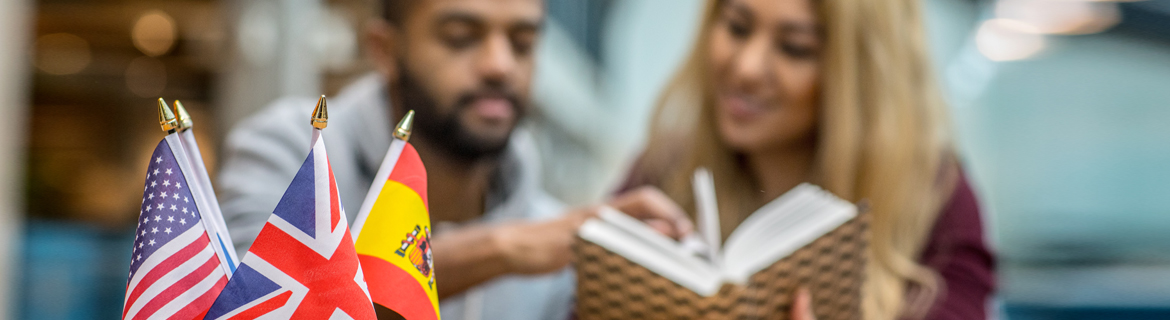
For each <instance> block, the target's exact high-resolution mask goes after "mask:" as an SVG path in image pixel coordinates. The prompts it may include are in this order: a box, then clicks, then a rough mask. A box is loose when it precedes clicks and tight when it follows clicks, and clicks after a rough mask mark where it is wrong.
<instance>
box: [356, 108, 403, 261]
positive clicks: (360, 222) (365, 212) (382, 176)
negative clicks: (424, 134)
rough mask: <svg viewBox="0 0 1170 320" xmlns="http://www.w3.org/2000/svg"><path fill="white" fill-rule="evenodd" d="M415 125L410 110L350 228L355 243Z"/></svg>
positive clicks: (396, 128)
mask: <svg viewBox="0 0 1170 320" xmlns="http://www.w3.org/2000/svg"><path fill="white" fill-rule="evenodd" d="M413 125H414V110H410V111H407V112H406V116H403V117H402V121H399V122H398V126H396V127H395V128H394V139H392V141H391V142H390V150H386V157H384V158H382V166H380V167H378V174H376V175H374V182H372V183H370V190H369V191H367V192H366V199H365V200H362V207H361V209H359V210H358V215H357V218H356V219H354V220H353V226H352V228H350V233H352V234H353V241H354V242H357V239H358V235H359V234H361V232H362V227H363V226H365V224H366V218H368V217H369V215H370V210H371V209H373V207H374V202H377V200H378V195H380V194H382V186H385V185H386V180H389V179H390V173H391V172H393V171H394V166H396V165H398V157H400V156H402V150H403V149H405V148H406V141H407V140H410V130H411V127H412V126H413Z"/></svg>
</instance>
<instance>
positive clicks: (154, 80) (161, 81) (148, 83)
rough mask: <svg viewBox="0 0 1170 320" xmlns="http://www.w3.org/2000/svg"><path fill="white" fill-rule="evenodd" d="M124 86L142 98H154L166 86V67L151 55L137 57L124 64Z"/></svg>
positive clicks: (160, 93)
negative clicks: (127, 64) (126, 64)
mask: <svg viewBox="0 0 1170 320" xmlns="http://www.w3.org/2000/svg"><path fill="white" fill-rule="evenodd" d="M126 87H127V88H129V89H130V92H132V93H134V94H135V95H137V96H139V97H143V98H155V97H158V96H160V95H162V92H163V89H166V88H167V67H166V65H163V63H162V61H158V59H155V58H151V57H138V58H135V59H134V60H131V61H130V65H129V66H126Z"/></svg>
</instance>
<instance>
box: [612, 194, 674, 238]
mask: <svg viewBox="0 0 1170 320" xmlns="http://www.w3.org/2000/svg"><path fill="white" fill-rule="evenodd" d="M610 206H612V207H614V208H615V209H617V210H619V211H621V212H624V213H625V214H628V215H630V216H631V217H634V218H638V219H639V220H642V221H646V222H647V223H650V221H654V220H659V221H663V222H666V223H667V226H665V227H666V229H668V230H667V231H666V232H663V233H664V234H666V235H667V236H670V237H672V238H675V239H680V238H682V237H684V236H686V235H689V234H690V233H691V232H692V231H693V230H694V225H693V224H691V220H690V219H688V218H687V214H686V212H685V211H683V209H682V208H681V207H679V206H678V204H676V203H675V202H674V200H671V199H670V197H667V196H666V194H664V193H662V191H661V190H658V188H654V187H641V188H638V189H634V190H632V191H629V192H626V193H624V194H621V195H619V196H618V197H617V198H615V199H613V201H611V202H610ZM656 224H657V223H656ZM652 227H653V225H652ZM660 227H661V226H660ZM655 228H656V229H657V228H658V227H655ZM659 231H663V230H659Z"/></svg>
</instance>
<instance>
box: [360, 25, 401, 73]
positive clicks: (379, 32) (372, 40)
mask: <svg viewBox="0 0 1170 320" xmlns="http://www.w3.org/2000/svg"><path fill="white" fill-rule="evenodd" d="M365 33H366V34H365V40H366V54H367V55H368V56H369V58H370V61H371V62H372V63H373V65H374V69H375V70H377V71H378V73H381V74H382V76H384V77H386V79H387V80H388V81H390V82H394V81H397V79H398V73H399V72H401V71H400V70H398V63H397V61H398V58H399V57H398V54H399V52H400V51H399V50H398V45H399V43H398V42H399V41H401V39H399V34H400V33H399V32H398V27H396V26H394V25H392V24H390V23H389V22H387V21H386V20H383V19H373V20H371V21H370V22H368V23H366V32H365Z"/></svg>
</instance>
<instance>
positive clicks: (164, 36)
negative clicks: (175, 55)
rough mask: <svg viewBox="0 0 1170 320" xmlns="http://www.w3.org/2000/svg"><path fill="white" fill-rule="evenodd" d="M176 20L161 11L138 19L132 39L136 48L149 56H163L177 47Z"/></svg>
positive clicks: (148, 12) (132, 30)
mask: <svg viewBox="0 0 1170 320" xmlns="http://www.w3.org/2000/svg"><path fill="white" fill-rule="evenodd" d="M177 34H178V32H177V30H176V28H175V19H172V18H171V16H169V15H167V14H166V12H162V11H161V10H150V11H147V12H146V13H143V14H142V16H139V17H138V21H136V22H134V28H133V29H131V30H130V37H131V39H133V40H134V47H135V48H138V51H142V53H144V54H146V55H147V56H151V57H157V56H161V55H163V54H165V53H167V51H171V47H173V46H174V45H175V36H176V35H177Z"/></svg>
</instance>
